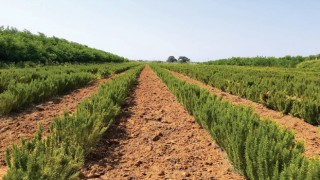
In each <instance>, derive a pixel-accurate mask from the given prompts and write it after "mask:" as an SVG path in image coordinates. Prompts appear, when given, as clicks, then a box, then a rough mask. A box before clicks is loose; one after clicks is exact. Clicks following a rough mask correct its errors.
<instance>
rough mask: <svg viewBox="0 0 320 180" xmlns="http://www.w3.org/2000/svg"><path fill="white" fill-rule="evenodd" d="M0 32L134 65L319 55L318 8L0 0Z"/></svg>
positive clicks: (298, 3) (230, 0)
mask: <svg viewBox="0 0 320 180" xmlns="http://www.w3.org/2000/svg"><path fill="white" fill-rule="evenodd" d="M0 4H1V10H0V25H4V26H14V27H16V28H18V29H20V30H23V29H28V30H30V31H31V32H33V33H37V32H42V33H44V34H46V35H48V36H53V35H54V36H57V37H62V38H65V39H67V40H71V41H75V42H79V43H82V44H86V45H89V46H91V47H94V48H97V49H102V50H105V51H109V52H112V53H115V54H118V55H121V56H124V57H127V58H129V59H144V60H166V59H167V57H168V56H170V55H174V56H176V57H178V56H181V55H183V56H187V57H189V58H190V59H191V60H193V61H207V60H211V59H220V58H228V57H232V56H246V57H247V56H257V55H259V56H284V55H311V54H319V53H320V45H319V43H320V11H319V9H320V1H318V0H303V1H302V0H268V1H267V0H54V1H44V0H28V1H26V0H1V3H0Z"/></svg>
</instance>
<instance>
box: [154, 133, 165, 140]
mask: <svg viewBox="0 0 320 180" xmlns="http://www.w3.org/2000/svg"><path fill="white" fill-rule="evenodd" d="M162 136H163V134H162V133H161V132H160V133H158V134H157V135H155V136H154V137H153V138H152V140H153V141H158V140H159V139H160V137H162Z"/></svg>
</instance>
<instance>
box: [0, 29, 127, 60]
mask: <svg viewBox="0 0 320 180" xmlns="http://www.w3.org/2000/svg"><path fill="white" fill-rule="evenodd" d="M0 61H3V62H2V63H6V64H10V63H12V62H15V63H18V62H25V61H31V62H34V63H44V64H50V63H52V62H58V63H63V62H124V61H127V59H125V58H123V57H120V56H118V55H115V54H111V53H108V52H104V51H101V50H97V49H94V48H89V47H88V46H85V45H81V44H78V43H74V42H69V41H67V40H65V39H60V38H56V37H46V36H45V35H44V34H42V33H39V34H38V35H35V34H32V33H30V32H29V31H26V30H25V31H23V32H21V31H18V30H17V29H14V28H11V29H10V28H6V29H5V28H3V27H2V28H0ZM0 66H1V63H0Z"/></svg>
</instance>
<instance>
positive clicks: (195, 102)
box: [152, 65, 320, 180]
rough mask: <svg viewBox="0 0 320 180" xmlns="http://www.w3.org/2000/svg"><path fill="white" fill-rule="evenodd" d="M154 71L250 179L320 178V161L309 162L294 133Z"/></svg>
mask: <svg viewBox="0 0 320 180" xmlns="http://www.w3.org/2000/svg"><path fill="white" fill-rule="evenodd" d="M152 68H153V69H154V70H155V71H156V73H157V74H158V76H159V77H160V78H161V79H162V80H163V81H164V82H165V83H166V84H167V86H168V87H169V89H170V90H171V91H172V92H173V94H175V96H176V97H177V99H178V100H179V101H180V102H181V103H182V104H183V105H184V106H185V108H186V109H187V110H188V112H189V113H190V114H191V115H193V116H194V117H195V119H196V121H197V122H198V123H199V124H200V125H202V127H204V128H205V129H207V130H208V131H209V132H210V134H211V135H212V137H213V138H214V139H215V140H216V142H217V143H218V144H219V145H220V146H221V147H222V148H223V149H224V150H225V151H226V153H227V154H228V157H229V159H230V160H231V161H232V163H233V165H234V167H235V168H236V169H238V170H239V171H240V172H241V174H243V175H244V176H246V177H247V178H249V179H263V180H266V179H301V180H302V179H319V178H320V171H319V170H320V168H319V166H318V165H319V161H318V160H307V159H306V158H305V156H304V155H303V153H304V145H303V144H302V143H301V142H299V143H296V142H295V140H294V134H293V133H291V132H290V131H288V130H287V129H281V128H279V127H278V126H277V125H276V124H275V123H273V122H271V121H269V120H260V119H259V117H258V116H257V115H256V114H254V113H253V111H252V109H250V108H246V107H243V106H235V105H232V104H231V103H229V102H227V101H223V100H222V99H221V98H219V97H217V96H214V95H211V94H210V93H209V92H208V91H206V90H204V89H200V88H199V87H198V86H195V85H192V84H188V83H186V82H184V81H182V80H179V79H177V78H176V77H174V76H173V75H171V74H170V73H169V72H168V71H166V70H165V69H162V68H160V67H159V66H156V65H153V66H152Z"/></svg>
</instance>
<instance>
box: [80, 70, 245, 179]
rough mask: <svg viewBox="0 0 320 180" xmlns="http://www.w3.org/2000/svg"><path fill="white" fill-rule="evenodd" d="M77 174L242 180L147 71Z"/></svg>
mask: <svg viewBox="0 0 320 180" xmlns="http://www.w3.org/2000/svg"><path fill="white" fill-rule="evenodd" d="M82 173H83V174H82V178H83V179H95V178H97V179H117V180H118V179H132V180H133V179H243V177H241V176H239V175H238V174H237V173H235V172H234V171H233V168H232V166H231V165H230V163H229V162H228V160H227V159H226V155H225V153H224V152H223V151H222V150H221V149H220V147H219V146H218V145H217V144H215V142H214V141H213V140H212V139H211V137H210V135H209V134H208V133H207V132H206V131H205V130H204V129H201V128H200V127H199V125H198V124H196V123H195V121H194V119H193V118H192V117H191V116H190V115H188V113H187V112H186V110H185V109H184V108H183V107H182V105H180V104H179V103H178V102H177V100H176V99H175V97H174V95H173V94H172V93H171V92H170V91H169V90H168V88H167V87H166V86H165V84H164V83H162V81H161V80H160V79H159V78H158V77H157V76H156V74H155V73H154V72H153V71H152V70H151V68H150V67H148V66H147V67H146V68H145V69H144V70H143V71H142V73H141V75H140V77H139V79H138V85H137V87H136V89H135V90H134V92H132V94H131V97H130V98H129V99H128V100H127V102H126V104H125V105H124V107H123V109H122V113H121V115H120V116H119V117H118V118H117V121H116V123H115V124H114V125H113V126H112V127H111V128H110V129H109V130H108V132H107V133H106V134H105V137H104V138H103V140H102V141H101V142H100V144H99V145H98V146H97V149H95V150H94V152H93V153H92V154H90V155H89V158H88V160H87V162H86V165H85V167H84V168H83V169H82Z"/></svg>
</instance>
